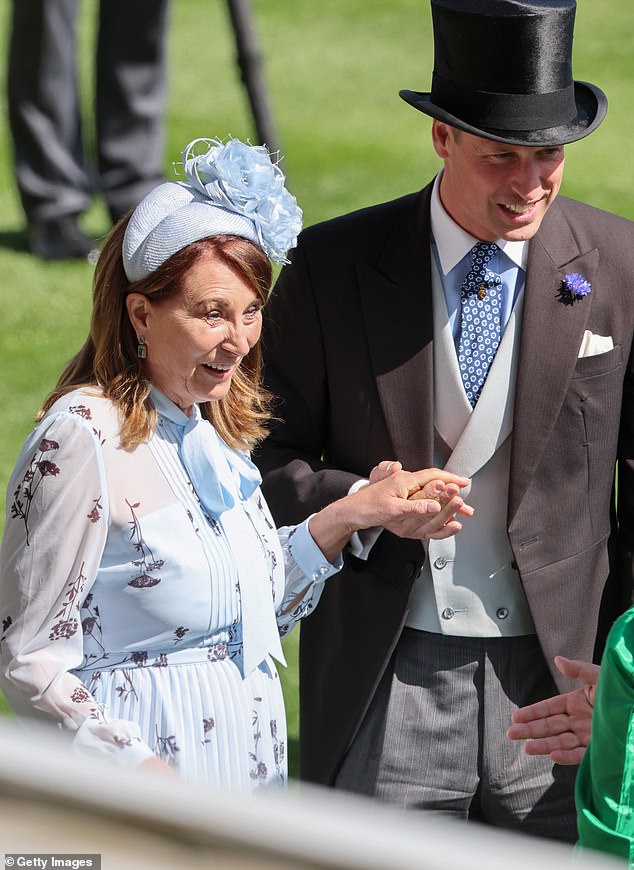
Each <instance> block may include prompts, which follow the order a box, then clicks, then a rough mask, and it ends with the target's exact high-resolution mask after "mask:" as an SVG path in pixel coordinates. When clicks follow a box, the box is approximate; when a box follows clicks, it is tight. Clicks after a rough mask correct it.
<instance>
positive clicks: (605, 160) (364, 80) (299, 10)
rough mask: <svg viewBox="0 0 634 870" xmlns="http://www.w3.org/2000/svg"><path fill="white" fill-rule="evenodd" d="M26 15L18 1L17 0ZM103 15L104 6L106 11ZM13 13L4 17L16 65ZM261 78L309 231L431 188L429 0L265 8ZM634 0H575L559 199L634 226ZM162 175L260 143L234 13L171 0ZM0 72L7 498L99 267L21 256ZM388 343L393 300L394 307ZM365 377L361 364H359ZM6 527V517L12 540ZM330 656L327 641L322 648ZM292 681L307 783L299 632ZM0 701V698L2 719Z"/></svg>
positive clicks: (2, 33)
mask: <svg viewBox="0 0 634 870" xmlns="http://www.w3.org/2000/svg"><path fill="white" fill-rule="evenodd" d="M17 2H20V0H17ZM106 2H107V0H106ZM80 5H81V16H80V21H79V46H80V67H81V81H82V102H83V107H84V116H85V119H86V125H85V131H86V133H85V138H86V141H87V143H88V146H90V142H91V141H93V139H94V135H93V131H92V115H91V103H92V96H91V95H92V79H93V70H92V59H93V54H94V52H93V45H94V36H95V23H96V13H97V7H98V3H97V0H82V3H81V4H80ZM10 6H11V4H10V3H3V4H0V45H1V46H2V47H3V49H4V55H3V56H4V57H6V52H7V45H8V35H9V34H8V31H9V14H10ZM253 12H254V21H255V26H256V30H257V34H258V37H259V40H260V44H261V47H262V50H263V54H264V59H265V67H264V74H265V79H266V83H267V88H268V94H269V100H270V104H271V108H272V112H273V116H274V120H275V124H276V127H277V131H278V135H279V140H280V143H281V146H282V152H283V154H284V155H285V157H284V161H283V167H284V169H285V171H286V173H287V176H288V183H289V186H290V187H291V189H292V191H293V192H294V193H295V195H296V196H297V198H298V200H299V202H300V204H301V205H302V207H303V209H304V214H305V222H306V224H311V223H314V222H315V221H318V220H322V219H324V218H327V217H330V216H333V215H336V214H340V213H342V212H345V211H349V210H351V209H354V208H358V207H362V206H364V205H369V204H371V203H375V202H380V201H382V200H386V199H390V198H392V197H395V196H399V195H401V194H403V193H407V192H409V191H412V190H415V189H418V188H419V187H421V186H422V185H423V184H424V183H426V182H427V181H428V180H429V178H430V177H431V176H432V174H433V173H434V172H436V171H437V169H438V166H439V163H438V160H437V158H436V157H435V155H434V154H433V152H432V149H431V146H430V141H429V129H430V124H431V122H430V119H429V118H427V116H425V115H423V114H421V113H419V112H417V111H416V110H414V109H413V108H411V107H409V106H407V105H406V104H405V103H404V102H402V101H401V100H400V99H399V98H398V90H399V89H400V88H403V87H405V88H411V89H413V90H422V91H425V90H428V88H429V82H430V77H431V68H432V63H433V57H432V55H433V52H432V38H431V16H430V11H429V4H428V2H426V0H320V2H319V3H316V2H315V0H253ZM633 33H634V3H632V0H578V11H577V26H576V41H575V51H574V71H575V77H576V78H578V79H582V80H583V79H585V80H589V81H592V82H595V83H596V84H598V85H599V86H601V87H602V88H603V89H604V90H605V91H606V92H607V94H608V97H609V100H610V109H609V113H608V117H607V119H606V121H605V122H604V124H603V125H602V126H601V127H600V129H599V130H598V131H597V132H596V133H594V134H593V135H592V136H591V137H590V138H589V139H588V140H586V141H582V142H580V143H576V144H574V145H572V146H569V147H568V149H567V167H566V176H565V182H564V187H563V191H562V192H563V193H565V194H566V195H569V196H573V197H576V198H579V199H584V200H586V201H588V202H590V203H592V204H593V205H596V206H598V207H601V208H605V209H608V210H610V211H614V212H617V213H618V214H621V215H624V216H626V217H629V218H634V183H633V180H632V169H631V167H632V158H631V151H630V149H631V148H632V142H633V141H634V113H633V112H632V96H631V95H632V89H633V85H634V72H633V70H632V64H631V43H632V34H633ZM169 70H170V71H169V100H168V108H167V123H166V133H167V147H166V155H165V170H166V173H168V176H169V174H170V173H171V162H172V161H174V160H177V159H178V158H179V154H180V151H181V149H182V148H183V146H184V145H185V144H186V143H187V142H189V141H190V140H191V139H193V138H195V137H197V136H211V135H217V136H221V137H224V136H226V135H229V134H231V135H234V136H238V137H240V138H247V137H249V136H251V137H252V139H253V140H254V141H255V133H254V131H253V127H252V122H251V118H250V112H249V107H248V102H247V99H246V95H245V92H244V89H243V87H242V85H241V82H240V79H239V74H238V70H237V67H236V62H235V48H234V43H233V36H232V33H231V29H230V25H229V18H228V14H227V9H226V4H225V2H224V0H173V5H172V14H171V20H170V27H169ZM5 79H6V71H5V64H3V65H2V68H1V69H0V133H1V135H0V310H1V312H2V321H1V323H2V327H1V328H0V371H1V372H2V375H1V377H0V491H1V492H2V493H4V491H5V489H6V484H7V481H8V478H9V475H10V473H11V468H12V466H13V462H14V460H15V457H16V455H17V453H18V450H19V447H20V444H21V442H22V440H23V438H24V436H25V435H26V433H27V432H28V431H29V429H30V428H31V426H32V423H33V415H34V413H35V410H36V407H37V405H38V403H39V401H40V399H41V398H42V397H43V396H44V394H45V393H46V392H47V391H48V390H49V389H50V388H51V387H52V386H53V384H54V382H55V379H56V377H57V374H58V372H59V371H60V369H61V368H62V366H63V364H64V362H65V361H66V360H67V359H68V358H69V356H70V355H71V354H72V353H73V352H74V350H75V349H77V348H78V347H79V345H80V344H81V342H82V341H83V339H84V337H85V333H86V329H87V321H88V315H89V309H90V282H91V274H92V268H91V267H90V266H89V265H87V264H83V263H55V264H45V263H42V262H39V261H38V260H36V259H34V258H32V257H30V256H29V255H28V253H27V251H26V247H25V237H24V232H23V230H24V227H23V217H22V213H21V210H20V206H19V201H18V197H17V193H16V190H15V184H14V180H13V174H12V157H11V143H10V139H9V134H8V126H7V116H6V99H5ZM83 225H84V228H85V229H86V230H87V231H89V232H90V233H92V234H93V235H94V236H95V237H96V238H100V237H103V236H104V235H105V234H106V233H107V231H108V228H109V227H108V222H107V216H106V211H105V208H104V206H103V203H102V202H101V201H99V200H98V199H97V200H96V201H95V203H94V205H93V207H92V208H91V210H90V211H89V212H88V213H87V215H86V216H85V219H84V224H83ZM385 312H386V329H389V300H387V299H386V306H385ZM351 363H353V361H351ZM2 523H3V517H1V516H0V527H1V525H2ZM325 642H327V640H326V639H325ZM285 646H286V651H287V654H288V657H289V668H288V670H287V671H286V672H285V673H284V685H285V695H286V699H287V707H288V716H289V736H290V738H291V745H290V750H291V751H290V760H291V772H292V773H296V771H297V768H296V748H297V738H298V726H297V664H296V653H297V632H296V633H295V634H294V635H293V636H292V637H291V639H290V640H289V641H286V643H285ZM1 706H2V701H1V699H0V707H1Z"/></svg>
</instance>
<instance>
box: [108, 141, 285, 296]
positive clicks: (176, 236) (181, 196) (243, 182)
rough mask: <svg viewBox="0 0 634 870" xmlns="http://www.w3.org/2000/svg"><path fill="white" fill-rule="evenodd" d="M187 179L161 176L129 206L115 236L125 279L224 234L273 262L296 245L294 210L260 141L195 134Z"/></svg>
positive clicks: (188, 155) (188, 150)
mask: <svg viewBox="0 0 634 870" xmlns="http://www.w3.org/2000/svg"><path fill="white" fill-rule="evenodd" d="M183 168H184V171H185V175H186V176H187V181H167V182H165V184H161V185H159V186H158V187H156V188H155V189H154V190H153V191H152V192H151V193H149V194H148V195H147V196H146V197H145V198H144V199H142V200H141V202H140V203H139V205H138V206H137V207H136V209H135V210H134V212H133V213H132V216H131V218H130V221H129V223H128V227H127V229H126V232H125V236H124V239H123V251H122V252H123V266H124V269H125V273H126V276H127V278H128V280H129V281H130V282H131V283H133V282H135V281H140V280H141V279H142V278H146V277H147V276H148V275H150V274H151V273H152V272H154V271H155V269H157V268H158V267H159V266H160V265H161V264H162V263H164V262H165V261H166V260H168V259H169V258H170V257H171V256H172V255H173V254H175V253H176V252H177V251H180V250H181V249H182V248H184V247H186V246H187V245H189V244H191V243H192V242H196V241H198V240H199V239H204V238H207V237H209V236H217V235H221V234H229V235H236V236H240V237H241V238H245V239H249V241H251V242H254V243H255V244H256V245H259V246H260V247H261V248H262V249H263V251H264V252H265V253H266V255H267V256H268V257H269V258H270V259H271V260H273V261H274V262H276V263H286V262H287V260H286V253H287V251H288V250H290V248H293V247H294V246H295V244H296V242H297V236H298V234H299V232H300V230H301V228H302V210H301V209H300V207H299V206H298V205H297V200H296V199H295V197H294V196H293V195H292V194H291V193H289V191H288V190H287V189H286V187H285V184H284V182H285V178H284V173H283V172H282V170H281V169H280V168H279V166H278V165H277V163H275V162H273V160H272V159H271V155H270V154H269V151H268V149H267V148H266V146H264V145H247V144H245V143H244V142H241V141H240V140H239V139H229V140H228V141H226V142H222V141H221V140H220V139H195V140H194V141H193V142H190V143H189V145H188V146H187V147H186V148H185V150H184V151H183Z"/></svg>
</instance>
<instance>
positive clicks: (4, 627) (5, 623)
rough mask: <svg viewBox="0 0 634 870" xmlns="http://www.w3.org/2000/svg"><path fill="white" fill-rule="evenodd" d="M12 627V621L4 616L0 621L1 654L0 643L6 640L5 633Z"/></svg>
mask: <svg viewBox="0 0 634 870" xmlns="http://www.w3.org/2000/svg"><path fill="white" fill-rule="evenodd" d="M12 625H13V619H12V618H11V617H10V616H5V617H4V619H3V620H2V637H0V652H2V642H3V641H4V640H6V637H7V632H8V630H9V629H10V628H11V626H12Z"/></svg>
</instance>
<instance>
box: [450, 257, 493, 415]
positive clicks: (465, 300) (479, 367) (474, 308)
mask: <svg viewBox="0 0 634 870" xmlns="http://www.w3.org/2000/svg"><path fill="white" fill-rule="evenodd" d="M497 252H498V246H497V245H496V244H495V243H493V242H478V244H477V245H474V246H473V248H472V249H471V257H472V264H471V268H470V270H469V271H468V273H467V277H466V278H465V279H464V281H463V284H462V287H461V288H460V299H461V317H460V341H459V344H458V365H459V367H460V374H461V376H462V383H463V384H464V388H465V392H466V394H467V398H468V399H469V402H470V403H471V407H472V408H474V407H475V404H476V402H477V401H478V399H479V397H480V393H481V391H482V387H483V386H484V382H485V381H486V378H487V375H488V373H489V368H490V366H491V363H492V362H493V358H494V357H495V354H496V351H497V349H498V347H499V346H500V338H501V335H502V281H501V279H500V276H499V275H498V274H496V273H495V272H492V271H491V269H489V268H488V267H487V263H488V262H489V260H490V259H491V257H493V256H494V255H495V254H497Z"/></svg>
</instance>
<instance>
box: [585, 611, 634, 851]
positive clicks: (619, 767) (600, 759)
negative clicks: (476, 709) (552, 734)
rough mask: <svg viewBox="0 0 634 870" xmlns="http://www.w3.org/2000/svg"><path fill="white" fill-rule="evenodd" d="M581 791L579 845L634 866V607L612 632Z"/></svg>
mask: <svg viewBox="0 0 634 870" xmlns="http://www.w3.org/2000/svg"><path fill="white" fill-rule="evenodd" d="M575 797H576V801H577V814H578V824H579V845H580V846H581V847H582V848H586V849H595V850H598V851H601V852H608V853H610V854H612V855H618V856H620V857H621V858H623V859H625V860H626V861H627V862H628V866H630V867H634V608H630V610H628V611H627V612H626V613H624V614H623V616H621V617H619V619H617V621H616V622H615V623H614V625H613V626H612V630H611V631H610V634H609V636H608V641H607V644H606V648H605V651H604V654H603V660H602V662H601V677H600V679H599V683H598V686H597V693H596V698H595V702H594V713H593V716H592V740H591V741H590V745H589V746H588V749H587V750H586V753H585V755H584V758H583V761H582V763H581V766H580V768H579V774H578V776H577V784H576V794H575Z"/></svg>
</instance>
